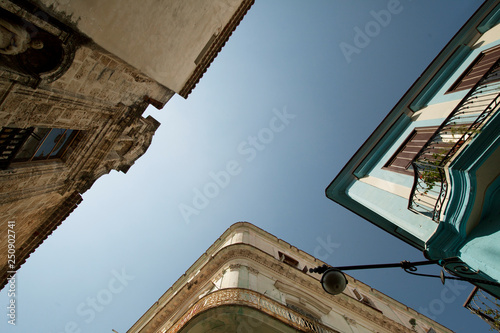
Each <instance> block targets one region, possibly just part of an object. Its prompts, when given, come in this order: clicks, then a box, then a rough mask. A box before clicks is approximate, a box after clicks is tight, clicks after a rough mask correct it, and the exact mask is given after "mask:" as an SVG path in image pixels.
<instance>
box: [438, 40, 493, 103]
mask: <svg viewBox="0 0 500 333" xmlns="http://www.w3.org/2000/svg"><path fill="white" fill-rule="evenodd" d="M499 58H500V46H497V47H494V48H491V49H489V50H486V51H484V52H482V53H481V54H480V55H479V56H477V58H476V59H474V61H473V62H472V63H471V64H470V65H469V67H468V68H467V69H466V70H465V72H464V73H463V74H462V75H461V76H460V77H459V78H458V80H457V81H456V82H455V83H453V85H452V86H451V87H450V89H448V91H447V93H451V92H455V91H460V90H466V89H470V88H472V87H474V86H475V85H476V83H477V82H478V81H479V80H480V79H481V78H482V77H483V76H484V74H486V72H487V71H488V70H489V69H490V68H491V66H493V64H494V63H495V62H496V61H497V60H498V59H499ZM498 80H500V75H499V76H498V77H495V78H494V79H493V80H492V81H498Z"/></svg>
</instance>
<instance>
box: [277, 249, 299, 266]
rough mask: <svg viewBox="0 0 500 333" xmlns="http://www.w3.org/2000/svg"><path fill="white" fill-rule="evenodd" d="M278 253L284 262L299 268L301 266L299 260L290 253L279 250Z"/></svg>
mask: <svg viewBox="0 0 500 333" xmlns="http://www.w3.org/2000/svg"><path fill="white" fill-rule="evenodd" d="M278 255H279V258H280V261H282V262H284V263H285V264H287V265H290V266H292V267H295V268H297V267H298V266H299V261H298V260H296V259H294V258H292V257H290V256H289V255H286V254H284V253H283V252H281V251H278Z"/></svg>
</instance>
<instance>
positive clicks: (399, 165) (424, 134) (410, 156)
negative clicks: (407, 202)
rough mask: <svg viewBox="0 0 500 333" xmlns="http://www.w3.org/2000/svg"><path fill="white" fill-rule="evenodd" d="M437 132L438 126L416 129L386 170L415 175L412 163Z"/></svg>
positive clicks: (390, 160) (393, 156) (386, 166)
mask: <svg viewBox="0 0 500 333" xmlns="http://www.w3.org/2000/svg"><path fill="white" fill-rule="evenodd" d="M436 130H437V127H436V126H432V127H417V128H415V129H414V130H413V132H411V133H410V135H409V136H408V138H406V140H405V141H404V142H403V144H402V145H401V146H400V147H399V148H398V150H397V151H396V153H394V155H392V157H391V158H390V159H389V161H388V162H387V163H386V164H385V166H384V168H385V169H388V170H390V171H394V172H399V173H403V174H407V175H413V169H412V168H411V163H412V162H413V161H414V160H415V157H416V156H417V154H418V153H419V152H420V150H421V149H422V148H423V147H424V145H425V144H426V143H427V141H429V140H430V139H431V137H432V136H433V135H434V132H435V131H436Z"/></svg>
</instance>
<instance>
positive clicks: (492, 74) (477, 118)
mask: <svg viewBox="0 0 500 333" xmlns="http://www.w3.org/2000/svg"><path fill="white" fill-rule="evenodd" d="M499 79H500V59H499V60H497V61H496V62H495V63H494V64H493V66H492V67H491V68H490V69H489V70H488V71H487V72H486V73H485V74H484V76H483V77H482V78H481V79H480V80H479V81H478V82H477V83H476V85H475V86H474V87H473V88H471V90H470V91H469V92H468V93H467V95H466V96H465V97H464V98H463V99H462V100H461V101H460V103H459V104H458V105H457V107H456V108H455V109H454V110H453V111H452V112H451V113H450V115H449V116H448V117H447V118H446V119H445V121H444V122H443V123H442V124H441V125H440V126H439V127H438V128H437V130H436V131H435V133H434V135H433V136H432V137H431V138H430V139H429V141H428V142H427V143H426V144H425V145H424V146H423V147H422V149H421V150H420V152H419V153H418V154H417V155H416V158H415V159H414V161H413V162H412V166H413V170H414V182H413V187H412V190H411V193H410V198H409V203H408V209H409V210H411V211H413V212H415V213H417V214H421V215H424V216H427V217H429V218H430V219H432V220H433V221H435V222H437V223H439V222H440V221H441V220H442V212H443V208H444V207H445V205H446V200H447V197H448V192H449V186H450V185H449V179H448V168H449V166H450V164H451V162H452V161H453V158H454V157H455V156H457V155H458V154H459V153H460V152H461V150H462V149H463V148H465V147H466V146H467V145H468V144H469V143H470V142H471V141H472V140H474V137H475V136H477V135H480V133H481V128H482V127H483V126H484V125H485V124H486V123H487V122H488V121H489V119H491V117H492V116H493V114H494V113H495V112H496V111H497V109H498V105H499V104H500V80H499Z"/></svg>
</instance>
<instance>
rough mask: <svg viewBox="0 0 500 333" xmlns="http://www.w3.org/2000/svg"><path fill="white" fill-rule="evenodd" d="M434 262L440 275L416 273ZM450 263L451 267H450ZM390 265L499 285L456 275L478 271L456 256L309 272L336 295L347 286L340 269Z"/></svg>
mask: <svg viewBox="0 0 500 333" xmlns="http://www.w3.org/2000/svg"><path fill="white" fill-rule="evenodd" d="M436 264H437V265H439V266H441V267H442V268H443V270H441V274H440V275H430V274H422V273H416V271H417V267H418V266H425V265H436ZM452 265H453V267H450V266H452ZM392 267H401V268H402V269H403V270H404V271H405V272H407V273H410V274H413V275H419V276H425V277H435V278H439V279H441V282H442V283H443V284H444V283H445V280H446V279H450V280H461V281H468V282H475V283H481V284H487V285H493V286H497V287H500V283H498V282H494V281H488V280H483V279H477V278H472V277H463V276H459V275H458V274H459V273H461V274H469V275H473V274H478V273H479V272H476V271H472V270H471V269H470V268H469V267H467V266H466V265H465V264H464V263H462V262H461V261H460V259H458V258H447V259H440V260H426V261H417V262H409V261H406V260H404V261H401V262H399V263H394V264H375V265H358V266H342V267H330V266H327V265H323V266H318V267H316V268H310V269H309V272H310V273H319V274H323V275H322V276H321V286H322V287H323V289H324V290H325V291H326V292H327V293H329V294H331V295H338V294H340V293H341V292H343V291H344V289H345V288H346V286H347V278H346V277H345V275H344V273H342V271H348V270H358V269H374V268H392ZM444 271H446V272H447V273H449V274H451V275H455V276H446V275H445V274H444Z"/></svg>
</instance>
